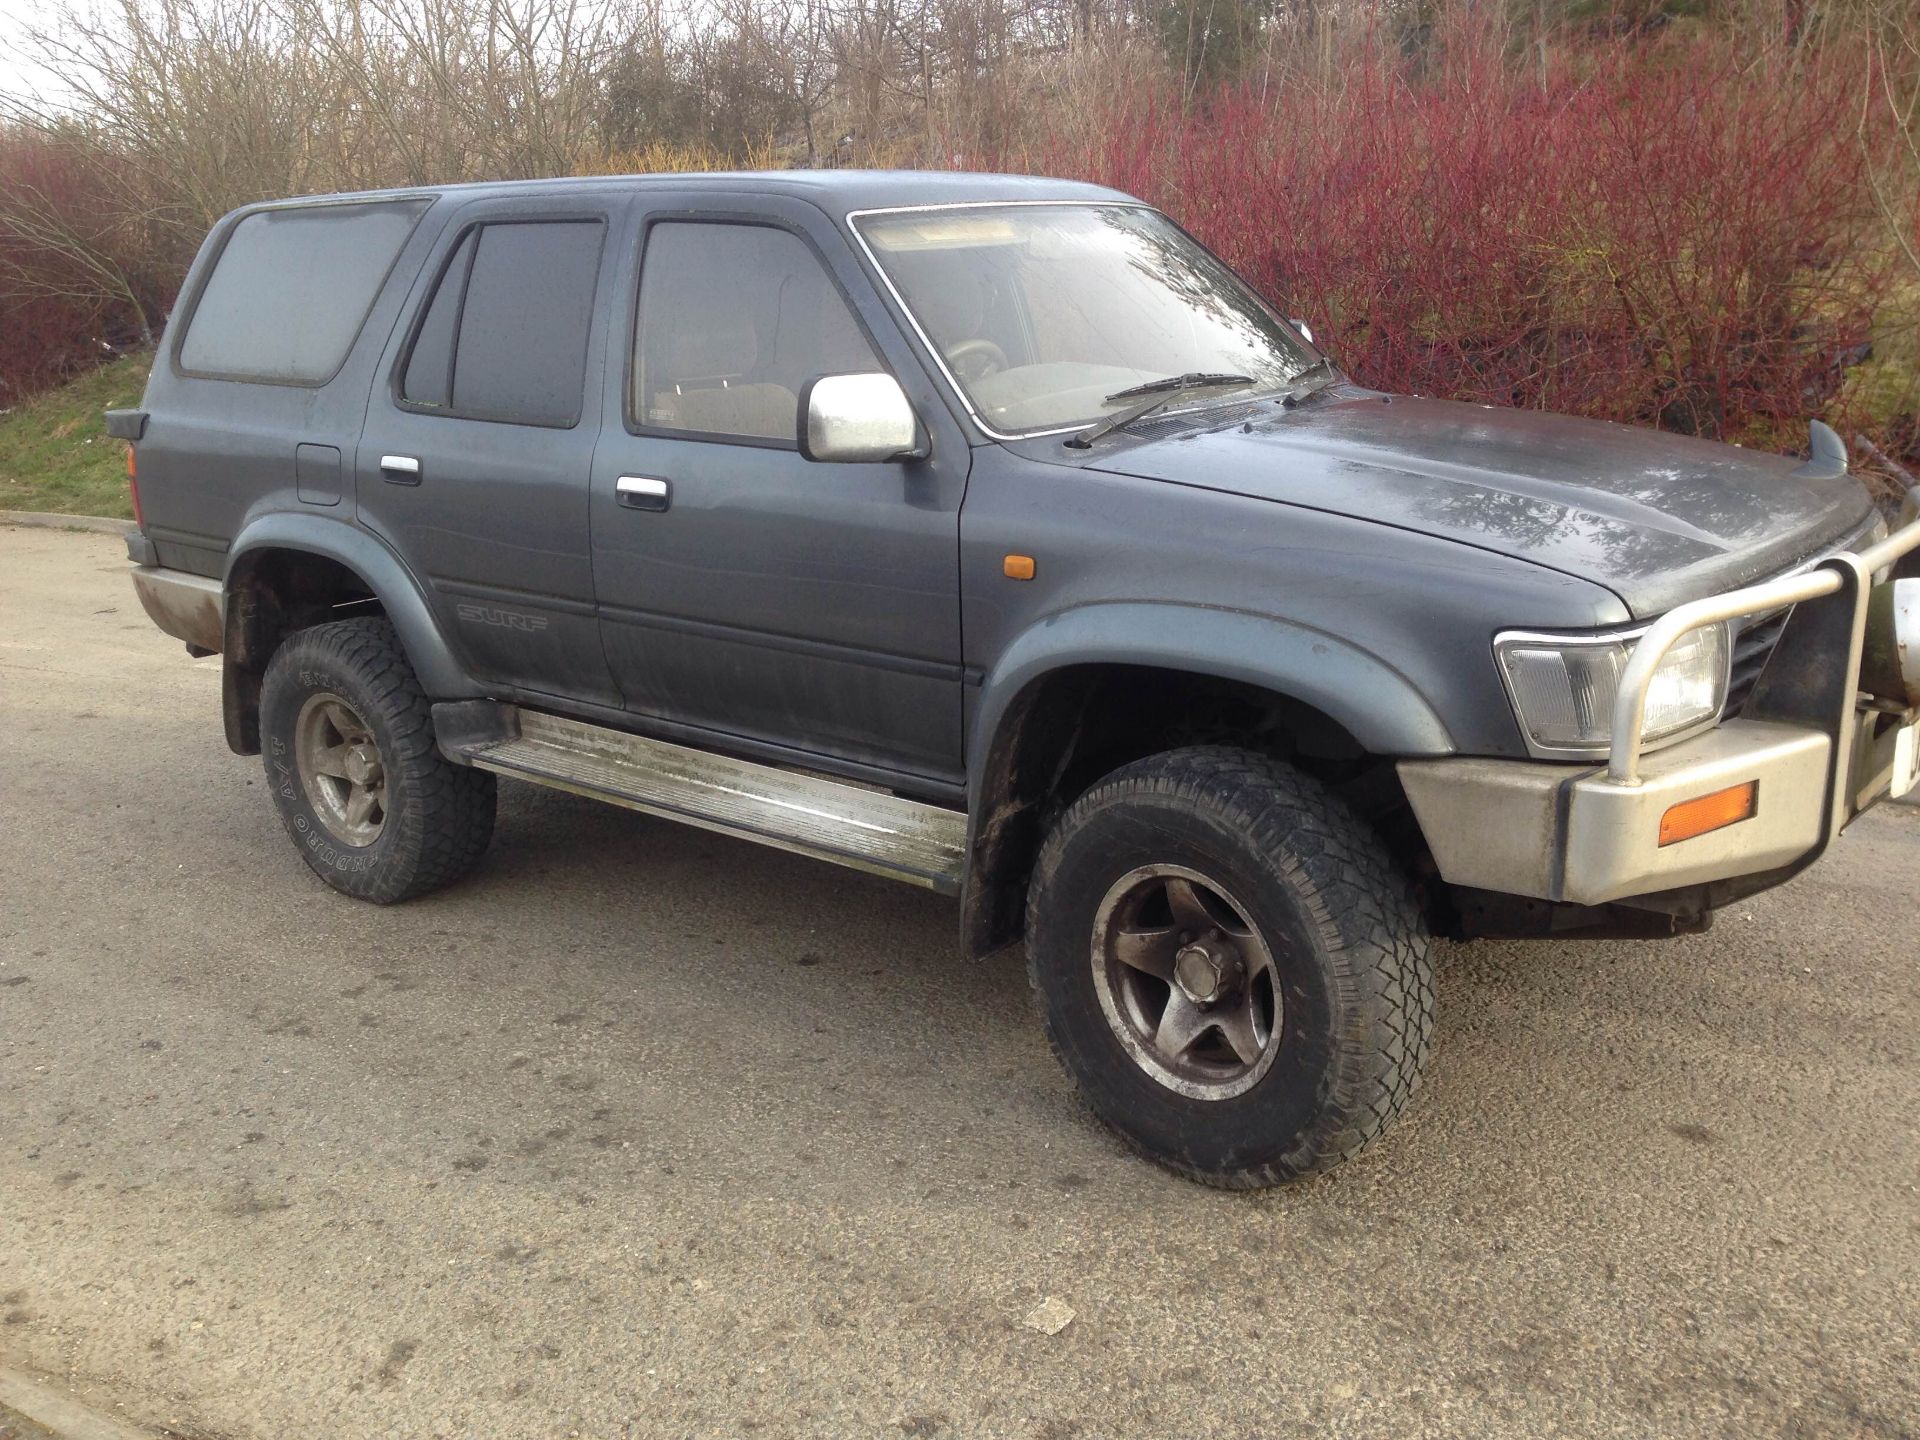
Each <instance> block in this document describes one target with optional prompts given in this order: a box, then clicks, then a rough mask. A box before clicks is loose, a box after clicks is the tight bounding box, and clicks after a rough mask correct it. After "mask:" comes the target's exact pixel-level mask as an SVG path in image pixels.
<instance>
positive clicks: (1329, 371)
mask: <svg viewBox="0 0 1920 1440" xmlns="http://www.w3.org/2000/svg"><path fill="white" fill-rule="evenodd" d="M1316 370H1322V371H1325V372H1326V373H1325V374H1324V375H1323V376H1322V377H1321V378H1320V379H1319V380H1318V381H1314V382H1310V383H1309V382H1308V381H1307V377H1308V376H1309V375H1311V374H1313V372H1314V371H1316ZM1339 378H1340V372H1339V371H1337V370H1335V369H1334V368H1333V361H1331V360H1329V359H1328V358H1327V357H1326V356H1324V355H1322V356H1321V357H1320V358H1319V359H1318V360H1316V361H1314V362H1313V363H1312V364H1311V365H1309V366H1307V368H1306V369H1304V370H1302V371H1300V372H1299V374H1297V375H1295V376H1294V377H1293V378H1292V379H1291V380H1289V381H1288V382H1287V393H1286V394H1284V395H1282V396H1281V397H1280V403H1281V404H1282V405H1284V406H1285V407H1286V408H1287V409H1289V410H1291V409H1292V408H1293V407H1294V406H1296V405H1298V404H1299V403H1300V402H1301V401H1302V400H1305V399H1306V398H1307V397H1308V396H1310V395H1318V394H1319V393H1320V392H1321V391H1322V390H1324V389H1326V388H1327V387H1328V386H1329V385H1331V384H1333V383H1334V381H1336V380H1338V379H1339Z"/></svg>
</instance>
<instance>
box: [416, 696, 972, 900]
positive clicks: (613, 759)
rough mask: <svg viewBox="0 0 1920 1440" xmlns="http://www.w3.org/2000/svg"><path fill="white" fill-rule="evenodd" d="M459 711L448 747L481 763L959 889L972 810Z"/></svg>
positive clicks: (566, 725)
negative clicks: (468, 722) (473, 721)
mask: <svg viewBox="0 0 1920 1440" xmlns="http://www.w3.org/2000/svg"><path fill="white" fill-rule="evenodd" d="M453 708H454V707H451V706H436V707H435V722H436V727H437V728H438V729H439V730H440V737H441V739H440V743H441V747H442V748H443V749H445V750H447V751H448V753H449V754H450V755H451V756H452V757H453V758H455V759H458V760H463V761H465V762H466V763H468V764H470V765H476V766H478V767H479V768H481V769H482V770H492V771H494V772H495V773H497V774H500V775H507V776H511V777H512V778H514V779H516V780H531V781H533V782H535V783H536V784H540V785H550V786H552V787H554V788H555V789H557V790H570V791H572V792H573V793H574V794H576V795H585V796H587V797H589V798H590V799H594V800H605V801H607V802H608V803H610V804H613V805H623V806H625V807H626V808H627V809H629V810H640V811H643V812H645V813H646V814H649V815H660V816H664V817H666V818H667V819H669V820H683V821H685V822H687V823H688V824H690V825H699V826H702V827H703V828H705V829H708V830H717V831H719V832H720V833H721V834H723V835H733V836H737V837H739V838H741V839H744V840H757V841H759V842H760V843H761V844H763V845H774V846H778V847H779V848H780V849H782V850H792V851H795V852H796V853H798V854H801V855H811V856H813V857H814V858H815V859H819V860H831V861H834V862H835V863H837V864H840V865H851V866H852V867H853V868H854V869H856V870H867V871H871V872H872V873H874V874H876V875H886V876H889V877H891V878H893V879H896V880H905V881H909V882H911V883H912V884H915V885H924V886H927V887H928V888H930V889H933V890H938V891H941V892H942V893H944V894H949V895H952V894H957V893H958V892H959V889H960V877H961V873H962V869H963V857H964V854H965V849H966V837H967V817H966V816H965V815H963V814H961V813H960V812H959V811H957V810H945V809H942V808H941V807H940V806H938V805H925V804H922V803H920V802H919V801H917V800H903V799H901V798H900V797H899V796H897V795H890V794H888V793H887V792H886V791H884V790H871V789H867V788H865V787H864V786H860V785H853V784H848V783H846V782H844V781H840V780H831V779H827V778H825V777H823V776H818V775H811V774H807V773H804V772H801V771H795V770H782V769H780V768H778V767H777V766H773V765H757V764H755V763H754V762H752V761H750V760H735V759H731V758H730V757H728V756H724V755H715V754H712V753H710V752H708V751H705V750H694V749H690V748H688V747H687V746H684V745H670V744H668V743H667V742H665V741H663V740H649V739H647V738H645V737H643V736H639V735H629V734H627V733H626V732H625V731H623V730H610V729H607V728H605V727H604V726H600V725H588V724H585V723H584V722H582V721H579V720H567V719H563V718H561V717H560V716H558V715H548V714H545V713H543V712H541V711H538V710H522V709H517V708H515V707H513V706H499V707H493V706H488V707H487V708H488V709H489V710H494V711H495V713H496V714H498V712H500V711H504V712H505V716H504V717H503V718H505V719H506V720H507V721H508V724H507V726H506V738H502V734H501V731H500V729H499V727H498V726H497V725H489V726H486V727H484V728H482V729H479V730H478V731H477V732H476V731H475V730H470V729H468V727H466V726H463V725H460V724H457V723H446V724H442V723H441V718H442V717H441V712H442V711H445V710H450V709H453ZM461 708H464V707H461ZM461 718H465V717H461ZM446 720H447V721H448V722H453V721H454V720H455V717H454V716H452V715H448V716H446ZM514 722H517V725H518V730H519V734H518V735H517V736H516V735H513V733H512V732H513V729H514ZM462 730H467V733H466V734H461V733H460V732H461V731H462ZM489 731H490V732H491V733H487V732H489Z"/></svg>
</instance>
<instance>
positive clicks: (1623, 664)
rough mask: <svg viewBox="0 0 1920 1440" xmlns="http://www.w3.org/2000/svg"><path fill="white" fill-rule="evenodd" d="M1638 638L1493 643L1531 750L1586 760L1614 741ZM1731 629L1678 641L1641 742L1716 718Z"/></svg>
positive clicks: (1651, 690) (1650, 691)
mask: <svg viewBox="0 0 1920 1440" xmlns="http://www.w3.org/2000/svg"><path fill="white" fill-rule="evenodd" d="M1637 639H1639V635H1638V633H1633V634H1627V635H1596V636H1570V635H1529V634H1522V633H1519V632H1516V631H1508V632H1507V633H1506V634H1503V635H1500V636H1497V637H1496V638H1495V640H1494V646H1493V648H1494V654H1495V655H1496V656H1497V657H1498V659H1499V661H1500V673H1501V674H1502V675H1503V676H1504V677H1505V678H1506V682H1507V693H1508V695H1509V696H1511V697H1512V700H1513V710H1514V714H1515V715H1516V716H1517V717H1518V718H1519V721H1520V728H1521V729H1522V730H1524V731H1525V732H1526V735H1527V743H1528V746H1529V748H1531V749H1532V750H1533V752H1534V753H1535V754H1537V755H1541V756H1546V757H1551V758H1567V759H1589V758H1598V757H1600V756H1602V755H1604V754H1605V753H1606V750H1607V746H1608V744H1609V742H1610V741H1611V740H1612V739H1613V733H1612V732H1613V701H1614V696H1615V694H1616V693H1617V692H1618V690H1619V688H1620V676H1621V673H1622V672H1623V671H1625V670H1626V668H1627V658H1628V657H1629V656H1630V655H1631V654H1632V653H1633V645H1634V641H1636V640H1637ZM1728 650H1729V647H1728V641H1727V627H1726V626H1724V625H1709V626H1707V627H1706V628H1705V629H1702V630H1695V631H1693V632H1692V633H1690V634H1688V635H1685V636H1683V637H1682V638H1681V640H1680V642H1679V643H1678V644H1676V645H1675V646H1674V647H1673V648H1672V649H1671V650H1669V651H1668V652H1667V656H1666V659H1664V660H1662V661H1661V662H1660V668H1659V669H1658V670H1656V671H1654V672H1653V683H1652V684H1650V685H1649V686H1648V687H1647V713H1646V723H1645V724H1644V725H1643V726H1642V727H1641V730H1640V738H1641V739H1642V740H1644V741H1655V740H1661V739H1665V738H1666V737H1668V736H1672V735H1678V734H1679V733H1680V732H1682V731H1684V730H1691V729H1693V728H1694V727H1695V726H1698V725H1702V724H1706V723H1709V722H1711V721H1713V720H1715V719H1717V718H1718V717H1719V714H1720V707H1721V706H1722V705H1724V704H1725V703H1726V699H1727V656H1728Z"/></svg>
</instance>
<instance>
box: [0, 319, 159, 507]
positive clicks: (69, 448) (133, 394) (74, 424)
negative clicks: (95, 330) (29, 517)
mask: <svg viewBox="0 0 1920 1440" xmlns="http://www.w3.org/2000/svg"><path fill="white" fill-rule="evenodd" d="M151 363H152V357H151V356H149V355H128V356H125V357H123V358H121V359H119V360H115V361H114V362H113V363H112V364H110V365H103V366H101V367H100V368H99V369H98V370H93V371H89V372H88V373H87V374H85V375H82V376H80V377H79V378H78V379H76V380H74V381H73V382H72V383H71V384H68V385H63V386H61V387H60V388H59V389H58V390H49V391H47V392H46V393H45V394H43V395H36V396H34V397H33V398H32V399H30V400H26V401H23V402H22V403H21V404H19V405H18V406H16V407H15V408H13V409H12V410H9V411H7V412H6V413H5V414H0V510H50V511H54V512H57V513H59V514H62V515H109V516H112V517H113V518H115V519H119V520H131V519H132V518H133V501H132V499H131V498H130V497H129V496H128V494H127V460H126V454H127V447H126V446H125V445H124V444H122V443H121V442H120V441H118V440H114V439H110V438H109V437H108V435H107V430H106V420H105V418H104V415H103V412H104V411H107V410H112V409H117V408H124V407H127V406H132V405H138V404H139V403H140V392H141V391H142V390H143V389H144V388H145V387H146V383H147V368H148V366H149V365H150V364H151Z"/></svg>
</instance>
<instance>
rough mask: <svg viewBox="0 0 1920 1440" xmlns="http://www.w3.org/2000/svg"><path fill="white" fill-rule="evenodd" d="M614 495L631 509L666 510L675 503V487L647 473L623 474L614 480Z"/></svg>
mask: <svg viewBox="0 0 1920 1440" xmlns="http://www.w3.org/2000/svg"><path fill="white" fill-rule="evenodd" d="M613 496H614V499H616V500H618V501H619V502H620V503H621V504H622V505H624V506H626V507H627V508H628V509H629V510H664V509H666V508H667V506H669V505H671V504H672V503H673V487H672V486H671V485H669V484H667V482H666V481H664V480H655V479H653V478H652V477H650V476H647V475H622V476H621V477H620V478H619V479H618V480H616V481H614V482H613Z"/></svg>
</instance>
